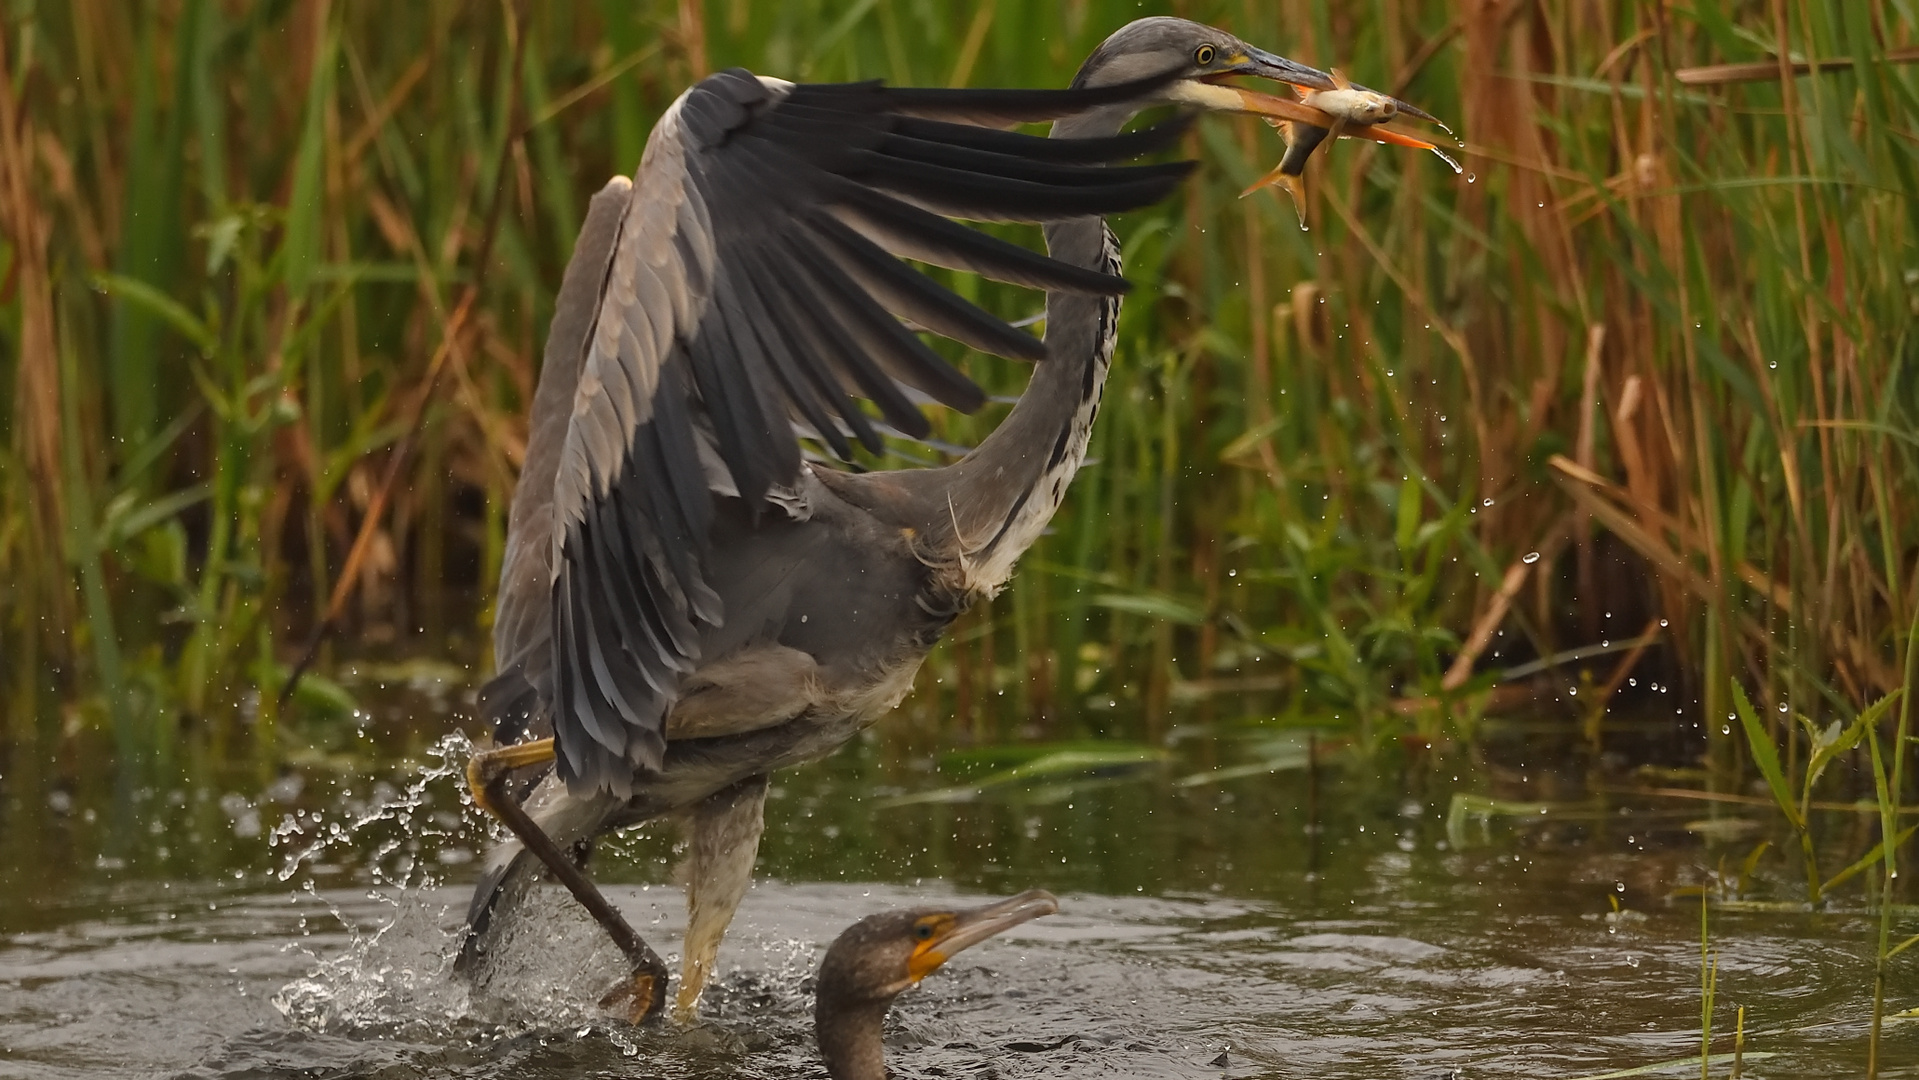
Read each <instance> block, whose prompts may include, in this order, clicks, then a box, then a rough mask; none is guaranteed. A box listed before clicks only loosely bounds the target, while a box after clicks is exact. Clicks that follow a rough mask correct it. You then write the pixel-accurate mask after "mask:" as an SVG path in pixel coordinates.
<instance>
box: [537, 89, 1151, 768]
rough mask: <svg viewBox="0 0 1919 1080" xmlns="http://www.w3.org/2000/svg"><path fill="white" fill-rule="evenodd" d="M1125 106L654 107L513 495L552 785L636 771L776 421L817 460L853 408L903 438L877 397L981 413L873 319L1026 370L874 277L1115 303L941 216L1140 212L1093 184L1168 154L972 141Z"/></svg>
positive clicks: (1061, 101) (863, 431)
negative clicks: (539, 454)
mask: <svg viewBox="0 0 1919 1080" xmlns="http://www.w3.org/2000/svg"><path fill="white" fill-rule="evenodd" d="M1149 82H1150V81H1149ZM1147 89H1149V86H1148V85H1147V84H1132V85H1128V86H1120V87H1109V88H1105V89H1100V90H1090V91H1089V90H1074V91H942V90H894V89H887V88H884V87H882V86H880V85H878V84H874V83H863V84H846V85H833V86H796V85H791V84H786V83H780V82H776V81H773V80H761V79H759V78H756V77H755V76H753V75H751V74H749V73H747V72H744V71H728V72H722V73H720V74H718V75H714V76H712V77H710V78H708V79H706V80H704V81H703V82H701V83H700V84H698V85H697V86H695V87H693V88H692V89H691V90H689V91H687V92H686V94H684V95H683V96H682V97H681V98H680V99H679V101H678V102H676V103H675V104H674V106H673V107H672V108H671V109H669V110H668V112H667V114H666V115H665V116H664V117H663V118H662V119H661V121H660V123H659V125H658V126H657V127H656V128H655V129H654V131H653V135H652V137H651V139H650V140H649V142H648V144H647V150H646V154H645V157H644V159H643V160H642V161H641V164H640V170H639V174H638V176H637V178H636V182H635V183H634V185H633V188H632V191H631V194H630V196H629V198H628V202H627V205H626V207H625V209H624V213H623V216H622V217H621V219H620V222H619V226H618V235H617V236H616V237H615V238H614V239H613V241H612V247H611V253H610V255H609V256H608V257H607V259H606V262H605V264H604V275H603V278H602V282H601V286H600V291H599V296H598V301H597V311H596V313H595V315H594V321H593V324H592V326H591V328H590V329H589V330H588V331H587V332H586V334H585V335H584V341H583V345H582V346H581V347H582V349H583V355H581V356H580V357H579V360H578V368H577V370H578V377H577V383H576V385H575V386H574V387H573V393H572V400H571V410H570V413H569V414H568V415H567V417H566V419H565V425H566V427H565V434H564V438H563V440H562V441H561V445H560V449H559V454H558V460H557V462H556V463H554V464H553V465H551V466H549V468H551V469H552V471H551V472H546V473H545V474H544V475H535V474H533V473H530V472H529V473H528V474H527V475H526V476H524V477H523V478H522V484H526V483H533V484H550V485H551V491H552V496H551V503H550V525H549V528H550V531H549V532H547V534H546V539H547V540H548V542H549V543H550V545H551V547H550V550H549V553H548V560H547V565H548V566H549V567H550V568H551V570H550V573H551V579H550V580H551V592H550V598H551V605H552V606H551V609H550V620H551V622H550V633H551V657H550V668H549V669H548V674H547V685H546V687H543V688H542V689H543V690H545V689H549V688H550V696H549V695H548V694H545V693H543V694H542V695H541V696H543V697H548V699H549V700H550V703H551V707H552V717H553V723H554V733H555V735H556V736H557V738H558V742H559V747H560V755H559V768H560V770H561V775H562V776H564V777H565V778H566V779H567V780H568V782H569V783H570V784H572V785H574V786H575V787H577V788H581V789H603V790H608V791H612V792H615V793H620V794H624V793H626V792H627V791H628V790H629V789H630V786H631V783H632V776H633V772H634V769H635V768H641V769H657V768H658V767H659V765H660V761H661V755H662V753H663V752H664V749H665V740H664V736H663V732H662V729H663V722H664V717H665V714H666V712H667V710H668V708H669V707H670V706H671V705H672V703H673V700H674V697H675V694H676V688H677V686H678V684H679V680H680V679H681V677H682V676H684V675H685V674H687V673H688V672H690V671H692V670H693V668H694V666H695V665H696V664H697V663H698V661H699V660H700V655H699V640H700V635H701V632H702V630H703V629H705V628H710V627H714V626H718V625H719V624H720V623H721V622H722V621H723V620H724V618H725V612H724V611H723V610H722V604H721V603H720V600H719V598H718V596H717V595H716V594H715V593H714V591H713V590H712V589H711V588H710V587H709V586H708V584H707V581H706V579H705V577H704V565H703V564H704V559H703V552H704V546H705V542H706V537H707V533H708V526H709V524H710V522H711V519H712V514H713V500H714V498H715V497H716V495H726V496H735V495H736V496H738V497H739V498H741V499H743V500H745V502H746V503H747V504H748V505H749V506H753V507H758V506H760V505H761V504H762V503H763V502H764V500H765V499H766V496H767V493H768V492H769V490H771V489H773V488H775V487H778V486H784V485H791V484H793V483H794V482H795V481H796V480H797V478H798V475H799V469H800V463H801V456H800V447H799V444H798V441H797V439H796V438H795V436H794V422H795V421H798V422H800V423H802V424H804V425H805V426H806V427H809V428H811V429H812V430H813V431H815V432H818V433H819V434H820V436H821V438H823V439H824V440H825V441H826V442H828V443H829V444H831V445H832V446H833V448H834V450H836V451H837V452H839V453H840V454H841V455H842V456H844V455H845V454H847V453H848V452H849V451H850V446H849V445H848V442H847V439H846V436H845V435H843V434H842V430H843V429H844V430H845V431H849V432H851V433H852V435H853V437H854V438H857V439H859V440H860V441H861V442H863V443H865V444H866V445H868V446H869V447H872V448H874V449H878V448H879V446H880V441H879V436H878V434H877V433H876V432H875V430H874V424H873V422H872V421H870V420H869V419H868V417H867V416H866V414H865V413H863V412H862V411H861V410H860V409H859V408H858V407H857V406H856V405H855V404H854V403H853V401H852V399H853V398H854V397H865V398H867V399H869V400H871V401H873V402H874V403H875V404H876V405H877V406H878V409H879V411H880V413H881V414H882V416H883V417H884V418H885V421H886V423H888V424H890V425H891V426H892V427H894V428H897V429H899V430H901V431H904V432H907V433H909V434H912V435H916V436H924V435H925V434H927V432H928V431H929V428H928V425H927V422H926V419H925V418H924V417H923V416H922V415H921V414H920V412H919V410H918V409H917V408H915V407H914V405H913V403H912V401H911V400H910V399H909V398H908V397H907V396H906V394H905V393H903V392H902V390H901V386H902V385H905V386H909V387H912V388H914V389H917V390H919V391H921V392H923V393H925V394H927V395H930V396H931V397H932V398H934V399H936V400H938V401H940V402H943V403H945V404H948V405H951V406H954V407H956V408H960V409H972V408H975V407H977V406H978V405H979V404H980V403H981V401H982V396H981V393H980V391H979V389H978V387H976V386H975V385H974V384H973V383H972V382H971V381H970V380H968V379H967V378H966V377H965V376H964V375H961V374H960V373H959V372H958V371H956V370H954V369H953V368H952V367H951V366H949V365H948V364H947V363H946V362H945V361H944V360H942V359H941V358H940V357H939V356H938V355H937V354H936V353H934V352H933V351H932V350H931V349H930V348H929V347H928V346H927V345H926V344H925V343H924V342H922V341H921V340H920V339H919V338H918V337H917V336H916V335H915V334H914V333H913V332H911V331H909V330H907V329H906V328H905V327H903V326H902V325H901V321H900V320H901V319H910V320H912V321H913V322H914V323H916V324H917V325H919V326H921V327H924V328H927V329H929V330H932V331H934V332H936V333H939V334H942V335H945V336H947V337H950V338H953V339H955V340H958V341H960V342H963V343H965V344H967V345H971V346H973V347H975V348H979V349H982V350H985V351H989V352H994V353H998V354H1000V355H1004V356H1014V357H1025V358H1028V359H1035V360H1037V359H1040V358H1041V357H1043V356H1044V355H1045V347H1044V345H1043V344H1042V343H1041V342H1040V341H1038V340H1037V339H1035V338H1033V337H1031V336H1030V335H1027V334H1025V333H1022V332H1020V331H1018V330H1016V329H1014V328H1012V327H1010V326H1007V325H1006V324H1005V323H1003V322H1002V321H1000V320H999V319H997V318H995V317H993V316H991V315H988V314H987V313H985V312H984V311H981V310H980V309H978V308H976V307H974V306H973V305H971V304H969V303H967V302H966V301H964V300H962V299H960V298H959V297H958V296H955V295H954V294H952V293H951V292H949V291H947V290H946V289H944V288H942V287H941V286H939V285H937V284H935V283H934V282H933V281H932V280H931V279H929V278H927V277H925V276H924V275H922V274H920V273H918V272H917V271H915V270H914V269H912V268H911V267H910V266H908V265H907V264H906V263H904V262H902V261H901V259H900V258H899V257H904V258H910V259H915V260H919V261H923V262H928V263H933V264H937V265H942V266H947V267H954V268H959V269H964V270H969V271H974V272H977V273H981V274H984V275H986V276H989V277H993V278H996V279H999V280H1003V281H1009V282H1014V283H1018V284H1024V285H1028V286H1032V287H1035V288H1045V289H1063V290H1071V291H1076V292H1086V293H1097V294H1111V293H1115V292H1118V291H1120V290H1121V289H1123V288H1124V282H1122V281H1121V280H1120V279H1118V278H1115V277H1111V276H1109V275H1105V274H1101V273H1097V272H1094V271H1091V270H1086V269H1082V268H1079V267H1074V266H1069V265H1066V264H1063V263H1059V262H1055V261H1053V260H1051V259H1048V258H1046V257H1044V256H1042V255H1039V254H1036V253H1034V252H1031V251H1028V250H1027V249H1025V248H1022V247H1019V246H1018V245H1015V244H1010V243H1007V242H1005V241H1002V240H999V239H996V238H993V237H990V236H988V235H986V234H984V233H981V232H978V231H976V230H973V229H969V228H966V227H964V226H961V225H959V224H956V223H955V222H953V221H951V220H949V219H950V218H962V219H970V220H976V221H1021V222H1040V221H1051V220H1058V219H1062V218H1069V217H1081V216H1086V215H1092V214H1103V213H1113V212H1118V211H1123V210H1127V209H1132V208H1135V207H1139V206H1143V205H1146V204H1149V203H1151V202H1154V201H1157V200H1158V199H1160V198H1162V197H1164V196H1165V195H1166V194H1167V193H1168V192H1169V191H1170V190H1171V189H1172V187H1173V186H1174V185H1175V184H1176V183H1177V182H1178V181H1179V179H1180V178H1181V177H1183V176H1184V175H1185V174H1186V172H1187V171H1188V169H1189V166H1188V165H1187V164H1185V163H1178V164H1171V165H1149V166H1137V167H1127V168H1107V167H1105V166H1104V165H1103V164H1102V163H1103V162H1107V161H1113V160H1119V159H1123V158H1125V157H1130V156H1132V155H1135V154H1138V153H1140V152H1143V151H1146V150H1149V149H1153V148H1156V147H1159V146H1164V145H1167V144H1168V143H1169V142H1170V141H1171V139H1172V137H1173V136H1174V135H1176V132H1175V131H1169V130H1166V129H1164V128H1162V129H1149V130H1148V131H1146V132H1141V133H1136V134H1133V135H1127V136H1120V137H1118V138H1114V139H1102V140H1052V139H1044V138H1039V137H1035V136H1028V135H1022V134H1017V133H1013V132H1008V131H1003V130H998V127H1001V126H1009V125H1012V124H1016V123H1021V122H1030V121H1038V120H1046V119H1051V118H1055V117H1058V116H1062V115H1069V114H1071V113H1075V112H1080V111H1084V110H1086V109H1088V108H1094V107H1102V106H1108V105H1115V104H1118V103H1121V102H1127V101H1133V100H1137V99H1138V98H1139V96H1140V95H1141V94H1143V93H1144V92H1145V91H1146V90H1147ZM982 125H992V126H982ZM896 256H898V257H896ZM556 318H557V317H556ZM555 359H562V360H563V359H566V358H555ZM543 389H544V387H543ZM536 412H537V410H536ZM540 434H542V433H539V432H536V433H535V435H536V438H537V437H539V435H540ZM531 457H532V455H531V452H529V462H531ZM516 509H517V506H516ZM775 512H777V511H775ZM532 542H535V543H537V542H539V538H538V537H537V536H536V537H535V538H533V540H532ZM532 561H533V562H535V563H537V562H538V561H539V560H538V559H534V560H532Z"/></svg>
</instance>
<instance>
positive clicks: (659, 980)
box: [600, 967, 666, 1024]
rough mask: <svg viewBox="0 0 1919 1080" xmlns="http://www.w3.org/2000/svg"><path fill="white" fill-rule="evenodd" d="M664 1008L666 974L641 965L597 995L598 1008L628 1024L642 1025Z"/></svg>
mask: <svg viewBox="0 0 1919 1080" xmlns="http://www.w3.org/2000/svg"><path fill="white" fill-rule="evenodd" d="M665 1007H666V975H665V974H664V973H663V972H658V971H653V970H650V969H648V968H645V967H639V968H635V969H634V970H633V974H632V975H629V976H627V977H626V978H624V979H622V980H620V982H619V984H618V985H616V986H615V987H613V989H611V990H608V991H607V992H606V995H605V996H604V997H602V998H600V1008H602V1009H604V1010H606V1011H607V1012H610V1013H612V1014H613V1015H615V1016H617V1017H619V1018H621V1019H622V1020H625V1021H626V1022H627V1023H629V1024H643V1023H645V1022H647V1021H648V1020H651V1019H653V1018H654V1017H655V1016H658V1015H659V1014H660V1010H661V1009H664V1008H665Z"/></svg>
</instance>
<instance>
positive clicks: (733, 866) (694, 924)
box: [673, 774, 766, 1023]
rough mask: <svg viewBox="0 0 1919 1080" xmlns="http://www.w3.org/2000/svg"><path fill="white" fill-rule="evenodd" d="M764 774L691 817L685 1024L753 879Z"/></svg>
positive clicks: (679, 1012) (682, 998)
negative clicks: (721, 942) (721, 940)
mask: <svg viewBox="0 0 1919 1080" xmlns="http://www.w3.org/2000/svg"><path fill="white" fill-rule="evenodd" d="M765 808H766V776H765V775H764V774H761V775H759V776H751V777H748V778H746V779H745V780H742V781H740V782H739V783H737V784H734V785H733V786H732V787H729V788H726V789H725V790H723V791H718V792H715V793H714V794H712V795H709V796H707V797H706V799H705V800H704V801H702V802H701V803H700V804H699V805H697V806H695V807H694V808H693V810H692V812H691V814H689V815H688V819H687V830H686V831H687V853H686V861H685V862H684V863H682V864H680V873H681V875H682V876H683V877H684V878H685V880H686V956H685V959H684V960H683V961H682V962H681V965H680V989H679V993H678V994H677V995H676V996H675V997H674V1000H673V1019H675V1020H678V1021H679V1022H681V1023H687V1022H689V1021H691V1020H692V1019H693V1013H694V1010H696V1009H698V1008H699V1004H700V994H701V993H702V992H703V991H704V990H705V989H706V983H707V980H708V979H710V978H712V977H713V969H714V962H715V961H716V960H717V959H718V958H719V954H720V939H722V938H724V937H725V936H726V928H727V926H728V925H729V924H731V923H732V921H733V913H734V912H736V911H738V910H739V907H740V901H741V900H742V899H744V898H745V897H746V889H747V886H749V885H751V884H752V883H753V861H754V859H756V858H757V857H758V856H759V851H760V833H761V832H762V831H763V829H764V827H765V821H766V819H765V814H764V811H765Z"/></svg>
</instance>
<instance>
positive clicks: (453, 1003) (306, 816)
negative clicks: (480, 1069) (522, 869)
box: [268, 733, 489, 1034]
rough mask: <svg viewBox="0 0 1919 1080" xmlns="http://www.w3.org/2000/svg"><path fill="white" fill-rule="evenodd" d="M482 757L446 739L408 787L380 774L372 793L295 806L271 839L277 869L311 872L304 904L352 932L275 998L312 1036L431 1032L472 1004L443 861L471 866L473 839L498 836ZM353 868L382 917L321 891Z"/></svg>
mask: <svg viewBox="0 0 1919 1080" xmlns="http://www.w3.org/2000/svg"><path fill="white" fill-rule="evenodd" d="M472 752H473V744H472V743H471V742H470V741H469V740H468V739H467V738H466V736H464V735H461V734H458V733H455V734H451V735H447V736H445V737H444V738H442V739H440V741H439V742H437V743H435V744H434V745H433V746H432V747H430V748H429V750H428V760H427V763H426V764H425V765H424V766H423V767H420V768H418V769H417V770H415V771H414V772H412V774H411V776H412V778H411V779H410V780H409V781H407V782H406V783H405V785H404V786H400V785H398V784H395V783H393V782H391V781H388V780H384V779H382V780H375V781H373V782H372V784H371V786H370V787H369V788H368V789H367V791H366V793H365V795H364V796H363V797H362V796H356V795H355V793H353V792H351V791H349V792H347V793H345V794H344V796H343V797H342V799H341V800H340V803H339V805H338V806H337V807H336V808H334V809H333V810H330V811H321V810H314V811H301V812H296V813H294V814H291V815H289V816H287V817H286V818H285V819H283V820H282V821H281V822H280V823H279V824H278V825H276V826H275V827H274V829H273V831H272V832H271V833H270V834H269V836H268V844H269V846H271V847H273V848H275V849H278V850H280V851H282V852H283V855H282V857H281V860H280V868H279V870H278V871H277V872H276V876H277V877H278V878H279V880H281V881H292V880H294V879H295V878H296V877H299V878H302V879H303V880H301V881H300V884H299V888H300V895H299V896H298V897H295V898H294V899H296V900H305V901H306V902H307V903H309V904H313V905H317V906H320V907H324V908H325V909H326V911H327V914H328V915H329V916H330V917H331V918H332V919H333V920H334V921H335V922H337V923H338V924H339V925H340V926H341V927H342V928H343V929H344V930H345V932H346V939H347V940H346V947H345V949H344V950H343V951H341V952H339V953H338V954H336V955H329V956H322V955H319V954H316V953H312V952H308V953H307V955H308V956H309V957H311V959H312V960H313V964H314V966H313V969H312V970H311V971H310V972H309V973H308V974H307V975H306V976H305V977H303V978H300V979H295V980H294V981H293V982H290V983H288V984H287V985H285V986H284V987H282V988H281V989H280V991H279V992H278V993H277V994H275V995H274V996H273V997H272V999H271V1001H272V1004H273V1007H274V1008H275V1009H277V1010H278V1011H279V1012H280V1013H281V1015H283V1016H285V1017H286V1018H287V1019H288V1021H290V1022H291V1023H293V1024H294V1025H296V1026H298V1027H302V1028H305V1029H307V1030H309V1031H314V1032H324V1031H338V1030H348V1031H363V1030H371V1031H379V1032H386V1033H394V1034H400V1033H407V1034H424V1033H428V1032H432V1031H438V1030H441V1029H443V1028H444V1027H445V1025H446V1024H447V1023H449V1022H456V1021H459V1020H461V1019H463V1018H465V1017H466V1016H467V1015H468V1013H469V1012H470V1011H471V1007H470V1002H469V1000H468V998H469V988H468V987H467V985H466V983H465V982H464V981H463V980H460V979H457V978H454V977H453V973H452V964H453V957H454V955H455V954H456V953H457V952H458V949H459V944H460V941H461V925H460V923H459V921H457V919H456V918H455V917H454V916H455V908H456V901H455V898H456V896H457V892H458V890H451V889H447V888H445V886H446V874H445V868H446V867H450V866H458V865H461V864H463V863H466V862H470V861H471V860H472V858H473V853H472V849H471V848H470V847H468V846H467V845H468V844H470V843H471V842H472V840H473V838H476V837H483V836H486V835H488V832H489V827H488V821H487V819H486V817H485V816H484V814H482V813H481V812H480V810H479V809H478V808H477V807H475V806H474V804H473V800H472V797H471V795H470V793H469V792H468V791H467V790H466V785H465V782H464V778H465V768H466V760H467V758H468V757H470V756H471V754H472ZM343 867H355V868H357V871H358V875H357V876H359V877H360V878H361V879H362V880H363V881H365V882H368V883H370V887H369V888H367V889H366V891H365V893H364V898H365V899H366V900H368V901H371V902H373V903H374V904H376V905H379V906H380V908H376V910H379V909H384V911H385V914H384V916H383V917H380V918H378V919H376V920H374V921H372V923H371V924H369V922H368V920H366V919H365V918H364V916H363V915H362V916H361V917H359V918H357V919H356V918H354V917H349V916H348V915H347V914H344V913H343V912H342V910H341V906H340V904H339V903H338V902H337V901H336V900H335V899H334V898H332V897H329V896H328V895H327V893H325V892H323V891H322V890H321V889H320V888H319V887H318V886H317V884H316V882H315V880H314V879H315V878H316V877H327V876H331V875H333V874H336V873H338V872H339V871H340V870H341V869H342V868H343ZM361 910H364V909H361ZM296 947H297V946H296ZM303 951H304V949H303Z"/></svg>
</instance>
